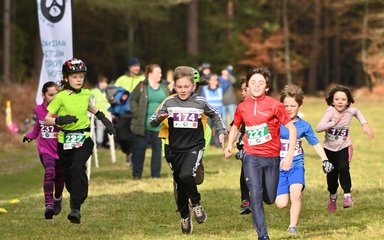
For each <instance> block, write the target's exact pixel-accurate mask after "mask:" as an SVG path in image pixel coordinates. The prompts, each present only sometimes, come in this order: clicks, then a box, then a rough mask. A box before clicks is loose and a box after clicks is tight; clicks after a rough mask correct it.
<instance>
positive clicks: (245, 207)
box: [240, 200, 252, 214]
mask: <svg viewBox="0 0 384 240" xmlns="http://www.w3.org/2000/svg"><path fill="white" fill-rule="evenodd" d="M251 212H252V210H251V207H250V205H249V201H248V200H243V201H241V205H240V214H250V213H251Z"/></svg>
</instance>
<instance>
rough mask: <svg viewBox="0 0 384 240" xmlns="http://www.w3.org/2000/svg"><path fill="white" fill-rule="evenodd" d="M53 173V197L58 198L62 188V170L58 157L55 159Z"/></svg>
mask: <svg viewBox="0 0 384 240" xmlns="http://www.w3.org/2000/svg"><path fill="white" fill-rule="evenodd" d="M55 173H56V174H55V198H56V199H59V198H60V197H61V196H62V194H63V189H64V172H63V168H62V166H61V165H60V164H59V160H58V159H55Z"/></svg>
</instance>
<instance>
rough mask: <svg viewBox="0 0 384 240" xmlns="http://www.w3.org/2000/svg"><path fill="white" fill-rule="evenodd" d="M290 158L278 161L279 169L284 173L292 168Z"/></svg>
mask: <svg viewBox="0 0 384 240" xmlns="http://www.w3.org/2000/svg"><path fill="white" fill-rule="evenodd" d="M292 160H293V159H292V158H291V159H288V158H287V157H286V158H284V159H283V160H281V161H280V168H281V169H282V170H284V171H288V170H289V169H291V166H292Z"/></svg>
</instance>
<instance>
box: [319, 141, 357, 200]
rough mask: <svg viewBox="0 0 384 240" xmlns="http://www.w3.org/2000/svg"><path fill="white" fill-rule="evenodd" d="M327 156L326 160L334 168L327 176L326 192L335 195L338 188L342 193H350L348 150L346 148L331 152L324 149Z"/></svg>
mask: <svg viewBox="0 0 384 240" xmlns="http://www.w3.org/2000/svg"><path fill="white" fill-rule="evenodd" d="M324 150H325V153H326V154H327V157H328V160H329V161H330V162H331V163H332V164H333V166H334V167H335V168H334V169H333V170H332V171H331V172H330V173H328V174H327V184H328V191H329V193H330V194H336V193H337V188H338V187H339V181H340V186H341V188H342V189H343V190H344V193H350V192H351V187H352V181H351V174H350V172H349V158H350V156H349V151H348V150H349V149H348V147H346V148H344V149H342V150H340V151H338V152H333V151H330V150H328V149H324Z"/></svg>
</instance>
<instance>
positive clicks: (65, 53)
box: [36, 0, 73, 104]
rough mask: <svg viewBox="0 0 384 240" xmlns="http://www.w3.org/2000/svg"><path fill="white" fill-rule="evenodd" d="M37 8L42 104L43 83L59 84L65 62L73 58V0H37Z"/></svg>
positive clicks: (39, 94) (38, 94)
mask: <svg viewBox="0 0 384 240" xmlns="http://www.w3.org/2000/svg"><path fill="white" fill-rule="evenodd" d="M37 9H38V10H37V11H38V12H37V15H38V19H39V28H40V40H41V48H42V51H43V62H42V65H41V72H40V80H39V87H38V89H37V94H36V103H37V104H41V103H42V96H41V89H42V87H43V85H44V84H45V83H46V82H49V81H54V82H56V83H59V82H60V81H61V80H62V73H61V70H62V66H63V63H64V62H65V61H66V60H68V59H71V58H72V57H73V48H72V11H71V10H72V8H71V0H37Z"/></svg>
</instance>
